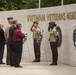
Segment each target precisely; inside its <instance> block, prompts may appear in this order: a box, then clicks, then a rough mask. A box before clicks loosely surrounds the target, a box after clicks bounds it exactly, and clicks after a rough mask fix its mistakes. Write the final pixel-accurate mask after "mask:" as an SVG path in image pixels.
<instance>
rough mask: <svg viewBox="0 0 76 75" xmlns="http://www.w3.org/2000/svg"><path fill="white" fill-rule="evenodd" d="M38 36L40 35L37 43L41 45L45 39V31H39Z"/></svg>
mask: <svg viewBox="0 0 76 75" xmlns="http://www.w3.org/2000/svg"><path fill="white" fill-rule="evenodd" d="M37 34H38V39H37V43H38V44H39V43H41V41H42V38H43V30H40V31H38V32H37Z"/></svg>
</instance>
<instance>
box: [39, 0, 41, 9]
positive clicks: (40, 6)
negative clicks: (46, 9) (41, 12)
mask: <svg viewBox="0 0 76 75" xmlns="http://www.w3.org/2000/svg"><path fill="white" fill-rule="evenodd" d="M39 8H41V0H39Z"/></svg>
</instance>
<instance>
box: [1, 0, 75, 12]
mask: <svg viewBox="0 0 76 75" xmlns="http://www.w3.org/2000/svg"><path fill="white" fill-rule="evenodd" d="M74 3H76V0H64V5H67V4H74ZM38 5H39V0H0V11H5V10H6V11H7V10H21V9H32V8H38ZM60 5H61V0H41V8H43V7H51V6H60Z"/></svg>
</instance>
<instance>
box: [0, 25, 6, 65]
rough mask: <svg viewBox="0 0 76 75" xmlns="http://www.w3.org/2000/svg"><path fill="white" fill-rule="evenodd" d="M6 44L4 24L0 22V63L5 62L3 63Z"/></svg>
mask: <svg viewBox="0 0 76 75" xmlns="http://www.w3.org/2000/svg"><path fill="white" fill-rule="evenodd" d="M4 46H5V37H4V30H3V25H2V24H0V64H4V63H3V54H4Z"/></svg>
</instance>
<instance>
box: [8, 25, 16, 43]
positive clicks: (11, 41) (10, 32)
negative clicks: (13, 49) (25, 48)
mask: <svg viewBox="0 0 76 75" xmlns="http://www.w3.org/2000/svg"><path fill="white" fill-rule="evenodd" d="M15 30H16V27H15V26H14V25H12V26H11V27H10V29H9V38H8V43H9V44H13V43H14V40H13V34H14V31H15Z"/></svg>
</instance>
